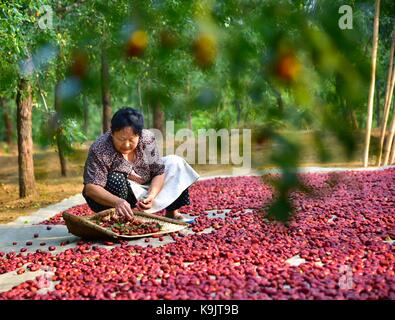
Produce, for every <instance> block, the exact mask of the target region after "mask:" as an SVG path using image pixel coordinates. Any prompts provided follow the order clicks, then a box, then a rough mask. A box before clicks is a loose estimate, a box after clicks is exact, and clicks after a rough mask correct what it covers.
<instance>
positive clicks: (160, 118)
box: [154, 101, 165, 135]
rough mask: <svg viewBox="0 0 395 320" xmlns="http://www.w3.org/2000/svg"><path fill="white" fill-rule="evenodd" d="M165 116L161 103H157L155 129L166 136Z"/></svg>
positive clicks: (155, 107)
mask: <svg viewBox="0 0 395 320" xmlns="http://www.w3.org/2000/svg"><path fill="white" fill-rule="evenodd" d="M164 125H165V114H164V112H163V111H162V106H161V104H160V102H159V101H158V102H156V103H155V106H154V128H155V129H158V130H160V132H162V134H163V135H165V126H164Z"/></svg>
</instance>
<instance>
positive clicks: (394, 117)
mask: <svg viewBox="0 0 395 320" xmlns="http://www.w3.org/2000/svg"><path fill="white" fill-rule="evenodd" d="M389 99H390V100H389V103H391V99H392V95H390V98H389ZM394 104H395V103H394ZM394 108H395V105H394ZM394 135H395V112H394V113H393V115H392V121H391V126H390V132H389V134H388V138H387V141H386V143H385V148H384V162H383V164H384V165H385V166H386V165H387V164H388V160H389V157H390V152H391V147H392V141H393V139H394Z"/></svg>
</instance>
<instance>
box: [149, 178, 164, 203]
mask: <svg viewBox="0 0 395 320" xmlns="http://www.w3.org/2000/svg"><path fill="white" fill-rule="evenodd" d="M164 182H165V174H164V173H163V174H159V175H157V176H155V177H154V178H153V179H152V181H151V186H150V188H149V189H148V195H152V196H153V197H154V198H155V197H156V196H157V194H158V193H159V192H160V191H161V190H162V187H163V183H164Z"/></svg>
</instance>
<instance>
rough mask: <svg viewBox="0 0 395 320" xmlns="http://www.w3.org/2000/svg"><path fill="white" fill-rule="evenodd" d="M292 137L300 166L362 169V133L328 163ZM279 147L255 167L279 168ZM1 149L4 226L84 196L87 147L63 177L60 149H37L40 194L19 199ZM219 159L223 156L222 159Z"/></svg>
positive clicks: (14, 168) (216, 168)
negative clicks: (275, 156) (351, 151)
mask: <svg viewBox="0 0 395 320" xmlns="http://www.w3.org/2000/svg"><path fill="white" fill-rule="evenodd" d="M284 134H285V135H286V136H288V137H292V138H293V139H295V140H296V141H299V142H300V143H301V145H302V146H303V152H302V159H301V163H300V166H302V167H306V166H325V167H361V166H362V163H361V159H362V151H363V144H362V141H363V134H362V133H361V134H359V143H358V148H357V152H356V153H355V155H354V157H353V158H352V159H347V158H346V156H345V154H344V152H343V149H342V146H341V145H340V144H339V143H338V142H337V141H336V140H335V139H334V138H333V137H328V138H327V139H326V140H325V144H326V145H327V146H330V147H329V150H330V151H331V153H332V154H333V158H332V159H331V160H330V161H329V162H326V163H323V162H320V161H319V160H317V158H318V157H317V152H316V150H314V147H312V145H313V136H312V134H311V133H309V132H285V133H284ZM377 136H378V132H377V131H374V132H373V135H372V137H373V139H372V148H371V155H372V157H371V160H370V164H371V165H374V159H375V156H374V154H375V150H376V148H377V140H378V138H377ZM275 148H276V146H275V145H273V144H271V143H264V144H258V143H253V145H252V159H251V164H252V168H253V169H258V170H261V169H266V168H273V167H275V165H274V163H272V162H271V160H270V155H271V152H272V151H273V150H274V149H275ZM1 150H4V148H1V146H0V224H1V223H7V222H11V221H13V220H15V219H16V218H17V217H20V216H25V215H29V214H30V213H32V212H34V211H36V210H37V209H39V208H41V207H45V206H47V205H50V204H53V203H57V202H59V201H61V200H63V199H65V198H67V197H70V196H72V195H75V194H77V193H80V192H81V191H82V187H83V180H82V174H83V169H84V163H85V159H86V155H87V150H88V147H87V145H85V146H81V147H80V148H77V149H76V150H75V152H74V153H73V154H71V155H70V156H68V162H67V163H68V176H67V177H61V175H60V165H59V159H58V155H57V153H56V150H54V149H52V148H50V149H40V148H37V147H36V148H35V150H34V168H35V177H36V183H37V188H38V192H39V195H38V196H35V197H29V198H25V199H19V189H18V156H17V149H16V146H13V147H11V148H9V150H7V153H5V152H4V151H1ZM218 159H219V157H218ZM192 166H193V167H194V169H195V170H196V171H197V172H198V173H199V174H200V175H201V176H206V175H222V174H231V173H232V166H231V165H209V164H200V165H192Z"/></svg>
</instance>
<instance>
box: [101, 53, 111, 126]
mask: <svg viewBox="0 0 395 320" xmlns="http://www.w3.org/2000/svg"><path fill="white" fill-rule="evenodd" d="M101 88H102V103H103V132H106V131H108V130H110V127H111V96H110V73H109V66H108V58H107V53H106V51H105V48H104V47H102V51H101Z"/></svg>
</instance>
